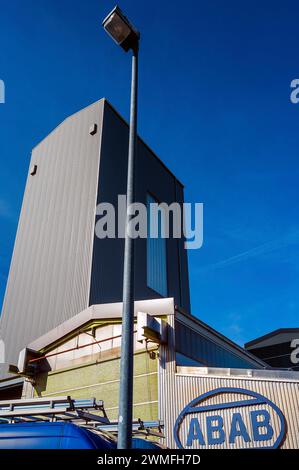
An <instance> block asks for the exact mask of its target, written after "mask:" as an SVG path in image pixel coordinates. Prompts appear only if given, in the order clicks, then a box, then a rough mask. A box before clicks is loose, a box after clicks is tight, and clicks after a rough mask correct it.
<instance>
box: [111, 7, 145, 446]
mask: <svg viewBox="0 0 299 470" xmlns="http://www.w3.org/2000/svg"><path fill="white" fill-rule="evenodd" d="M103 27H104V29H105V30H106V32H107V33H108V34H109V36H111V37H112V39H113V40H114V41H115V42H116V43H117V44H118V45H119V46H121V47H122V48H123V49H124V50H125V51H126V52H127V51H128V50H130V49H131V50H132V84H131V110H130V135H129V153H128V177H127V208H128V207H129V206H130V205H131V204H132V203H133V202H134V160H135V154H136V144H137V84H138V49H139V38H140V33H139V32H138V31H137V30H136V29H135V28H134V26H133V25H132V24H131V23H130V22H129V20H128V19H127V18H126V17H125V16H124V14H123V13H122V11H121V10H120V9H119V8H118V7H117V6H116V7H115V8H114V9H113V10H112V11H111V13H109V15H108V16H107V17H106V18H105V19H104V21H103ZM129 221H130V215H129V214H128V210H127V216H126V238H125V256H124V279H123V311H122V340H121V360H120V386H119V412H118V442H117V447H118V449H130V448H131V445H132V415H133V354H134V245H133V238H132V237H131V236H130V234H129V233H128V223H129Z"/></svg>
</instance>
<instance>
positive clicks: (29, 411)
mask: <svg viewBox="0 0 299 470" xmlns="http://www.w3.org/2000/svg"><path fill="white" fill-rule="evenodd" d="M90 411H98V412H101V415H98V414H94V413H90ZM66 420H67V421H73V420H81V421H85V422H86V423H87V422H89V421H94V422H98V423H101V424H109V423H110V421H109V419H108V417H107V414H106V412H105V408H104V402H103V401H102V400H96V399H95V398H92V399H89V400H74V399H72V398H71V397H70V396H62V397H53V398H48V397H47V398H33V399H24V400H23V399H21V400H14V401H11V400H5V401H0V423H1V422H2V423H20V422H32V421H66Z"/></svg>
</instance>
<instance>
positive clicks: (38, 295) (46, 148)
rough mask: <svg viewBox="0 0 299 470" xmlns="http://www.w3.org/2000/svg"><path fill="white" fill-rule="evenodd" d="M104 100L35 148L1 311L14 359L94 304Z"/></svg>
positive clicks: (3, 331) (8, 355) (8, 349)
mask: <svg viewBox="0 0 299 470" xmlns="http://www.w3.org/2000/svg"><path fill="white" fill-rule="evenodd" d="M103 107H104V100H101V101H99V102H96V103H94V104H92V105H91V106H89V107H87V108H85V109H83V110H82V111H80V112H79V113H76V114H75V115H73V116H71V117H69V118H68V119H66V120H65V121H64V122H63V123H62V124H61V125H60V126H58V127H57V128H56V129H55V130H54V131H53V132H52V133H51V134H50V135H49V136H48V137H47V138H46V139H44V140H43V141H42V142H41V143H40V144H39V145H38V146H37V147H35V148H34V150H33V152H32V157H31V163H30V168H31V167H32V165H36V166H37V171H36V174H35V175H31V174H30V173H29V175H28V178H27V183H26V190H25V195H24V199H23V205H22V210H21V215H20V220H19V226H18V232H17V236H16V241H15V247H14V252H13V258H12V262H11V267H10V273H9V278H8V282H7V288H6V294H5V299H4V304H3V310H2V318H1V335H2V337H3V338H4V341H5V346H6V358H8V360H9V362H10V363H16V362H17V358H18V354H19V351H20V350H21V349H22V348H23V347H24V346H26V345H27V344H29V343H30V342H31V341H32V340H33V339H35V338H37V337H39V336H41V335H42V334H44V333H46V332H47V331H49V330H51V329H52V328H54V327H55V326H57V325H58V324H60V323H62V322H63V321H65V320H67V319H68V318H70V317H72V316H73V315H75V314H77V313H79V312H80V311H81V310H83V309H85V308H87V307H88V301H89V291H90V276H91V261H92V248H93V236H94V222H95V210H96V200H97V190H98V174H99V160H100V142H101V131H102V117H103ZM95 123H96V124H97V128H98V132H97V133H96V134H95V135H91V134H90V127H91V126H93V125H94V124H95ZM2 372H3V370H2Z"/></svg>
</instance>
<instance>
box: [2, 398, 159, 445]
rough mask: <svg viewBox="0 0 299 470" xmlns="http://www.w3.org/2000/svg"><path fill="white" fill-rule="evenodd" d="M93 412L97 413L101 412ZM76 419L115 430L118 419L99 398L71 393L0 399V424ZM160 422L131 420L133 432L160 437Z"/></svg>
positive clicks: (98, 428) (97, 426)
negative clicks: (110, 414)
mask: <svg viewBox="0 0 299 470" xmlns="http://www.w3.org/2000/svg"><path fill="white" fill-rule="evenodd" d="M94 412H100V413H101V415H99V414H95V413H94ZM49 421H50V422H56V421H70V422H72V421H76V423H77V424H79V425H83V426H89V427H91V426H92V427H93V428H94V429H95V430H99V431H106V432H109V433H117V431H118V422H117V421H110V420H109V419H108V417H107V414H106V411H105V408H104V402H103V401H102V400H96V398H91V399H80V400H75V399H73V398H71V397H70V396H61V397H53V398H49V397H42V398H32V399H20V400H13V401H12V400H5V401H0V426H1V424H8V423H9V424H14V423H32V422H49ZM162 428H163V424H162V422H161V421H142V420H141V419H138V420H134V421H133V428H132V431H133V433H134V434H145V435H147V436H156V437H159V438H163V437H164V434H163V432H162Z"/></svg>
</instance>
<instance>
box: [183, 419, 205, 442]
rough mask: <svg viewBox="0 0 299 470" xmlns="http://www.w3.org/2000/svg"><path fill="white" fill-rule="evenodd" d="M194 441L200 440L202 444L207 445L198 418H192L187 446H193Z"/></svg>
mask: <svg viewBox="0 0 299 470" xmlns="http://www.w3.org/2000/svg"><path fill="white" fill-rule="evenodd" d="M193 441H198V443H199V444H200V445H201V446H204V445H205V441H204V437H203V434H202V432H201V429H200V425H199V421H198V419H197V418H192V419H191V421H190V426H189V433H188V438H187V443H186V446H187V447H191V446H192V444H193Z"/></svg>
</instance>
